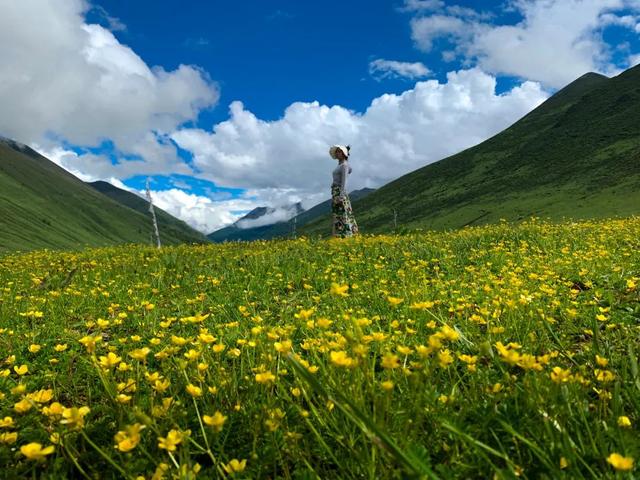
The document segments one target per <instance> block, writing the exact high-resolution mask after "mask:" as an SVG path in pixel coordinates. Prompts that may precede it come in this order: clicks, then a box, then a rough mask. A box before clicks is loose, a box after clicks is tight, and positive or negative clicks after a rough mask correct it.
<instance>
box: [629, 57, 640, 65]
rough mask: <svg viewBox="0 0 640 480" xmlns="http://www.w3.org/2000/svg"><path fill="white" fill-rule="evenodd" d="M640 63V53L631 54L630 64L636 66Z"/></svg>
mask: <svg viewBox="0 0 640 480" xmlns="http://www.w3.org/2000/svg"><path fill="white" fill-rule="evenodd" d="M639 64H640V54H637V55H630V56H629V65H631V66H632V67H635V66H636V65H639Z"/></svg>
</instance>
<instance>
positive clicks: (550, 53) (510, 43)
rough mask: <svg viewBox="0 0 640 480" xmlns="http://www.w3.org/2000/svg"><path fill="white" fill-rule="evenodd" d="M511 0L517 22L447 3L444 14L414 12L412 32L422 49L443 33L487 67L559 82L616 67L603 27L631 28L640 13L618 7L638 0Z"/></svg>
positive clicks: (462, 54) (553, 84)
mask: <svg viewBox="0 0 640 480" xmlns="http://www.w3.org/2000/svg"><path fill="white" fill-rule="evenodd" d="M512 5H513V7H514V8H515V10H516V11H518V12H519V13H520V14H521V15H522V21H521V22H519V23H518V24H515V25H494V24H491V23H488V22H486V21H483V20H482V19H481V18H482V17H477V18H474V17H473V16H470V15H469V14H468V13H463V12H462V11H459V12H456V10H454V9H451V8H449V9H445V11H446V14H442V12H440V13H437V14H434V15H430V16H417V17H414V18H413V19H412V20H411V29H412V37H413V39H414V41H415V43H416V45H417V46H418V48H420V49H422V50H424V51H430V50H431V49H432V48H433V44H434V41H435V40H437V39H443V40H444V41H448V42H450V43H453V44H454V49H453V50H449V52H450V51H455V52H456V53H457V55H458V56H459V57H462V58H463V59H464V61H466V62H473V63H475V64H476V65H478V66H480V67H481V68H482V69H483V70H485V71H488V72H491V73H494V74H499V75H511V76H516V77H520V78H524V79H528V80H535V81H539V82H542V83H543V84H544V85H546V86H548V87H553V88H559V87H562V86H564V85H566V84H567V83H569V82H571V81H573V80H574V79H575V78H577V77H579V76H581V75H582V74H584V73H586V72H589V71H599V72H602V73H610V72H613V71H616V67H615V65H613V64H612V61H611V50H612V48H611V46H609V45H607V44H606V43H605V41H604V40H603V38H602V29H603V28H606V27H607V26H609V25H622V26H626V27H628V28H633V25H635V23H633V22H635V21H636V20H635V19H636V17H634V16H631V15H616V14H615V12H616V11H618V10H621V9H623V8H629V9H632V10H633V11H638V10H639V9H640V4H639V2H637V1H635V0H514V1H513V2H512ZM614 47H615V46H614ZM448 55H449V60H450V59H451V53H448Z"/></svg>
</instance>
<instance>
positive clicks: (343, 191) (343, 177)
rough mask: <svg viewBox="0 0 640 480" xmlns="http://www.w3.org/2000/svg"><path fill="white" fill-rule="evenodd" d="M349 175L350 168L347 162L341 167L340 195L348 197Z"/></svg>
mask: <svg viewBox="0 0 640 480" xmlns="http://www.w3.org/2000/svg"><path fill="white" fill-rule="evenodd" d="M348 174H349V166H348V165H347V162H344V163H343V164H342V165H340V195H342V196H343V197H344V196H346V195H347V175H348Z"/></svg>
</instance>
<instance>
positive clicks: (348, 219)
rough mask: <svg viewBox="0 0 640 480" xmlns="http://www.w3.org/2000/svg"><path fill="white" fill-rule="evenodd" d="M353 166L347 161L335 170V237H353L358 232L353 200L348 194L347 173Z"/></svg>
mask: <svg viewBox="0 0 640 480" xmlns="http://www.w3.org/2000/svg"><path fill="white" fill-rule="evenodd" d="M349 173H351V168H350V167H349V165H348V164H347V162H346V161H345V162H342V163H341V164H339V165H338V166H337V167H336V169H335V170H334V171H333V184H332V185H331V213H332V214H333V228H332V234H333V236H334V237H341V238H345V237H352V236H354V235H357V234H358V224H357V223H356V219H355V217H354V216H353V210H352V209H351V200H349V195H347V188H346V185H347V175H348V174H349Z"/></svg>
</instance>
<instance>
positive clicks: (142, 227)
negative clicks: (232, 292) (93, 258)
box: [0, 141, 196, 252]
mask: <svg viewBox="0 0 640 480" xmlns="http://www.w3.org/2000/svg"><path fill="white" fill-rule="evenodd" d="M150 235H151V223H150V220H149V216H148V215H143V214H141V213H139V212H136V211H134V210H132V209H130V208H127V207H125V206H123V205H121V204H119V203H117V202H115V201H114V200H112V199H110V198H108V197H106V196H105V195H103V194H102V193H100V192H98V191H96V190H95V189H93V188H91V187H90V186H88V185H86V184H85V183H83V182H82V181H80V180H79V179H78V178H76V177H74V176H73V175H71V174H70V173H68V172H67V171H65V170H64V169H62V168H60V167H58V166H57V165H55V164H54V163H53V162H51V161H49V160H47V159H46V158H44V157H42V156H41V155H39V154H38V153H36V152H35V151H33V150H31V149H28V148H26V149H25V148H22V147H21V146H19V145H18V144H15V143H13V142H10V141H0V252H6V251H10V250H30V249H35V248H66V249H77V248H81V247H83V246H86V245H90V246H99V245H114V244H119V243H128V242H139V243H149V242H150ZM163 240H164V241H165V242H166V243H170V244H175V243H181V242H193V241H196V236H195V235H193V233H192V232H190V231H184V232H183V231H179V230H173V231H171V232H168V233H167V234H166V235H165V236H164V238H163Z"/></svg>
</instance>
